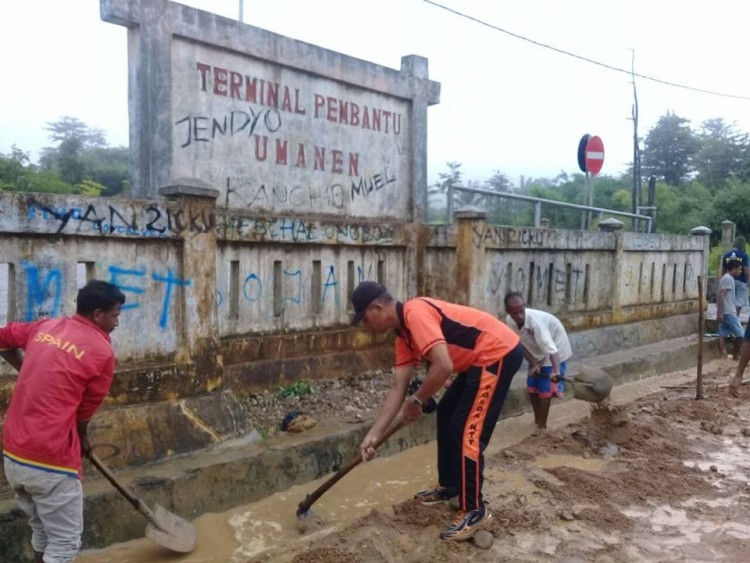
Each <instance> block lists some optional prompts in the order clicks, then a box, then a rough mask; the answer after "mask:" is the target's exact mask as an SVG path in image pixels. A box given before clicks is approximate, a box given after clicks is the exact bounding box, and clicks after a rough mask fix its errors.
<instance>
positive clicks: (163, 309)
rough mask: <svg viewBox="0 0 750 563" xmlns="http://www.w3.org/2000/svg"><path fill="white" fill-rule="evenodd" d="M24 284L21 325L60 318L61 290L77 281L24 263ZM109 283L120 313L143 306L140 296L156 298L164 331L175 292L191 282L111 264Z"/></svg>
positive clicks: (51, 269)
mask: <svg viewBox="0 0 750 563" xmlns="http://www.w3.org/2000/svg"><path fill="white" fill-rule="evenodd" d="M21 266H22V268H23V272H24V276H23V283H25V294H26V304H25V307H24V318H23V320H24V321H27V322H28V321H34V320H37V319H40V318H45V317H58V316H60V315H61V314H62V299H63V288H64V287H66V286H75V285H76V283H77V282H78V280H66V279H65V270H64V269H62V268H59V267H56V266H50V265H44V264H39V263H35V262H29V261H25V262H22V263H21ZM107 271H108V273H109V279H108V280H107V281H109V282H110V283H113V284H115V285H116V286H117V287H119V288H120V290H121V291H122V292H123V293H124V294H125V297H126V302H125V304H124V305H123V307H122V310H123V311H127V310H131V309H138V308H140V307H143V306H145V305H146V303H144V295H145V294H146V293H147V291H148V292H149V294H151V295H156V296H158V297H159V301H158V303H159V307H160V309H159V316H158V326H159V328H162V329H165V328H167V326H168V325H169V319H170V318H171V317H173V316H174V313H173V311H172V308H173V307H174V303H175V292H176V291H178V290H180V289H182V288H185V287H188V286H190V285H191V280H185V279H181V278H179V277H178V276H176V275H175V274H174V272H173V271H172V270H171V269H170V268H167V270H166V272H163V271H160V270H157V269H154V270H148V269H146V268H127V267H123V266H120V265H114V264H111V265H109V266H108V268H107Z"/></svg>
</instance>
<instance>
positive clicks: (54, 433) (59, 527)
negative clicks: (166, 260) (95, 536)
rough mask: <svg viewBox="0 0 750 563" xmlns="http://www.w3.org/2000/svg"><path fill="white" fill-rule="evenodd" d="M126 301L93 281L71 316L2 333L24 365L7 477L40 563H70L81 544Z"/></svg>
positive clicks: (0, 348) (9, 421) (5, 349)
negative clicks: (92, 455) (87, 481)
mask: <svg viewBox="0 0 750 563" xmlns="http://www.w3.org/2000/svg"><path fill="white" fill-rule="evenodd" d="M123 303H125V296H124V295H123V293H122V292H121V291H120V290H119V289H118V288H117V286H115V285H113V284H111V283H107V282H104V281H99V280H92V281H90V282H89V283H88V284H86V285H85V286H84V287H83V288H81V289H80V290H79V292H78V298H77V308H76V314H75V315H73V316H72V317H65V318H53V319H42V320H39V321H35V322H30V323H8V325H6V326H5V327H3V328H0V355H2V356H3V358H5V359H6V360H7V361H8V362H9V363H10V364H11V365H13V366H14V367H16V369H19V368H20V369H19V372H20V373H19V375H18V381H17V382H16V386H15V389H14V391H13V396H12V397H11V400H10V406H9V408H8V414H7V416H6V419H5V426H4V427H3V458H4V459H3V461H4V467H5V476H6V478H7V479H8V483H9V484H10V486H11V488H12V489H13V492H14V493H15V496H16V500H17V501H18V504H19V505H20V507H21V509H22V510H23V511H24V512H25V513H26V514H27V515H28V516H29V524H30V525H31V529H32V537H31V545H32V547H33V548H34V554H35V561H37V562H38V563H51V562H55V563H62V562H68V561H72V560H73V558H74V557H75V556H76V555H77V553H78V551H79V549H80V547H81V534H82V532H83V491H82V488H81V477H82V471H81V454H82V453H84V454H88V453H89V452H90V451H91V444H90V442H89V437H88V424H89V420H90V419H91V417H92V416H93V415H94V412H95V411H96V409H97V408H99V405H101V403H102V401H103V400H104V397H105V396H106V394H107V392H108V391H109V386H110V384H111V383H112V376H113V373H114V368H115V355H114V351H113V350H112V345H111V342H110V339H109V333H110V332H112V331H113V330H114V329H115V327H116V326H117V325H118V317H119V315H120V307H121V306H122V304H123ZM19 350H23V351H24V355H23V358H21V356H20V354H18V351H19Z"/></svg>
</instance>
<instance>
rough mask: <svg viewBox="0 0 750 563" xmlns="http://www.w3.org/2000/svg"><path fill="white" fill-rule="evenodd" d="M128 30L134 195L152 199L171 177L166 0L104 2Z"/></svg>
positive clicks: (109, 16)
mask: <svg viewBox="0 0 750 563" xmlns="http://www.w3.org/2000/svg"><path fill="white" fill-rule="evenodd" d="M100 11H101V17H102V19H103V20H104V21H109V22H112V23H116V24H118V25H124V26H126V27H127V28H128V60H129V65H128V66H129V75H128V106H129V113H130V192H129V193H130V196H131V197H134V198H153V197H155V195H156V192H157V189H158V188H159V187H160V186H164V185H166V184H167V183H168V182H169V181H170V180H171V178H172V114H171V109H172V51H171V41H172V19H171V18H170V17H169V2H167V1H166V0H100Z"/></svg>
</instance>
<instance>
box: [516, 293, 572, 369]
mask: <svg viewBox="0 0 750 563" xmlns="http://www.w3.org/2000/svg"><path fill="white" fill-rule="evenodd" d="M505 322H506V324H507V325H508V326H509V327H510V328H512V329H513V330H514V331H515V332H516V333H517V334H519V335H520V336H521V343H522V344H523V346H524V348H526V349H527V350H528V351H529V354H531V355H532V356H533V357H534V359H535V360H536V361H537V362H543V364H542V365H545V366H549V365H552V362H551V361H550V356H551V355H552V354H554V353H555V352H557V353H558V354H559V355H560V361H561V362H564V361H566V360H567V359H568V358H570V357H571V356H572V355H573V349H572V348H571V347H570V340H569V339H568V333H567V332H565V327H564V326H563V324H562V323H561V322H560V319H558V318H557V317H556V316H554V315H552V314H551V313H548V312H547V311H539V310H537V309H529V308H528V307H527V308H526V318H525V320H524V324H523V328H518V325H517V324H516V321H514V320H513V318H512V317H511V316H510V315H508V316H507V317H506V319H505Z"/></svg>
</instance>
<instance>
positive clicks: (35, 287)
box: [21, 262, 62, 322]
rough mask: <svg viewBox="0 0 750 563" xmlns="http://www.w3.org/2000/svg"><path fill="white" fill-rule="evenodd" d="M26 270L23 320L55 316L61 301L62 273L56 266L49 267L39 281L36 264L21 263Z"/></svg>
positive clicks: (58, 312) (57, 313) (58, 311)
mask: <svg viewBox="0 0 750 563" xmlns="http://www.w3.org/2000/svg"><path fill="white" fill-rule="evenodd" d="M21 265H22V266H23V268H24V269H25V270H26V289H27V295H28V300H27V302H26V317H25V319H24V320H25V321H27V322H29V321H34V320H36V319H38V318H40V317H56V316H57V315H59V314H60V305H61V302H62V274H61V272H60V270H58V269H57V268H49V269H48V270H47V273H46V276H45V277H44V282H42V283H40V282H39V280H40V272H39V268H37V266H36V265H34V264H32V263H30V262H23V263H22V264H21ZM50 286H52V287H51V291H50Z"/></svg>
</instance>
